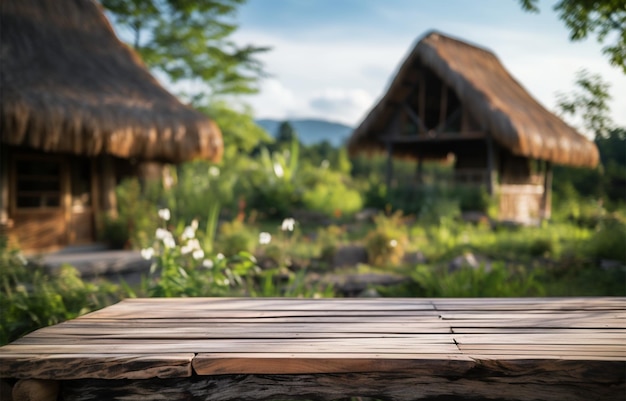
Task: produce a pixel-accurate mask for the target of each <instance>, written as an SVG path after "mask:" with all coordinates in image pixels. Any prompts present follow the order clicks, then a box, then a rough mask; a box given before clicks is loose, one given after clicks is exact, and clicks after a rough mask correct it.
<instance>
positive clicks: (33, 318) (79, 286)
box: [0, 238, 122, 345]
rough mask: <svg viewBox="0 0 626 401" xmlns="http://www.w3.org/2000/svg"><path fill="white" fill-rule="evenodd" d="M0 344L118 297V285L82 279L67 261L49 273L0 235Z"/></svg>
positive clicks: (111, 301) (109, 302)
mask: <svg viewBox="0 0 626 401" xmlns="http://www.w3.org/2000/svg"><path fill="white" fill-rule="evenodd" d="M0 266H2V268H1V269H0V311H2V313H0V345H2V344H6V343H8V342H10V341H13V340H15V339H17V338H19V337H21V336H22V335H25V334H27V333H29V332H31V331H33V330H35V329H38V328H40V327H43V326H49V325H52V324H56V323H60V322H62V321H64V320H67V319H72V318H74V317H76V316H78V315H81V314H83V313H86V312H89V311H92V310H94V309H97V308H100V307H103V306H106V305H109V304H111V303H113V302H115V301H117V300H119V299H120V298H121V297H122V293H121V291H120V289H119V287H118V286H115V285H113V284H108V283H101V284H100V285H96V284H93V283H87V282H83V281H82V280H81V279H80V275H79V273H78V271H77V270H76V269H75V268H73V267H72V266H69V265H63V266H61V267H60V269H59V272H58V273H57V274H50V273H48V272H47V271H46V269H44V268H43V267H42V266H40V265H37V264H33V263H29V262H28V261H27V260H26V259H25V258H24V256H23V255H22V254H21V252H20V251H19V250H17V249H9V248H8V247H7V244H6V241H4V240H3V239H1V238H0Z"/></svg>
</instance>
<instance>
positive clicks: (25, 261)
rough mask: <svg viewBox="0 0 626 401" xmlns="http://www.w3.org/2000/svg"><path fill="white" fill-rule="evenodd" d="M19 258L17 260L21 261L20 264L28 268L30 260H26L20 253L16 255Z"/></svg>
mask: <svg viewBox="0 0 626 401" xmlns="http://www.w3.org/2000/svg"><path fill="white" fill-rule="evenodd" d="M15 256H16V257H17V259H18V260H19V261H20V263H21V264H22V265H23V266H26V265H27V264H28V260H26V258H25V257H24V255H22V254H21V253H18V254H16V255H15Z"/></svg>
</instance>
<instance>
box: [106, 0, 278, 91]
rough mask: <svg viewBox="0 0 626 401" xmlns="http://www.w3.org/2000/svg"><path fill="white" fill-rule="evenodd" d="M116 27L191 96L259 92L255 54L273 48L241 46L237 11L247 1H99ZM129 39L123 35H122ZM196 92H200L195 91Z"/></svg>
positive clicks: (259, 73)
mask: <svg viewBox="0 0 626 401" xmlns="http://www.w3.org/2000/svg"><path fill="white" fill-rule="evenodd" d="M100 2H101V4H102V6H103V7H104V8H105V9H106V10H107V11H108V12H109V15H110V16H111V17H112V19H113V23H114V24H115V25H116V26H117V27H118V28H121V29H122V30H123V31H126V32H127V33H129V34H130V37H131V40H130V42H131V43H130V44H131V45H132V46H133V47H134V48H135V50H136V51H137V52H138V53H139V54H140V55H141V57H142V58H143V60H144V62H145V63H146V64H147V65H148V67H150V68H151V69H153V70H155V71H161V72H163V73H165V74H166V75H167V76H168V77H169V79H170V80H171V81H172V82H178V81H182V80H185V81H192V82H195V83H196V84H197V83H198V82H202V83H203V84H205V85H206V86H202V87H199V86H198V85H190V87H192V88H193V89H192V90H191V93H190V94H189V95H190V96H191V97H192V98H193V97H194V96H197V95H199V94H201V93H206V92H207V91H208V92H210V93H211V94H245V93H255V92H257V91H258V86H257V82H258V78H259V77H261V76H263V75H264V73H263V66H262V64H261V62H260V61H259V60H258V59H257V58H256V56H257V55H258V54H259V53H261V52H264V51H267V50H268V48H265V47H256V46H253V45H246V46H239V45H237V44H236V43H234V42H233V41H232V38H231V36H232V33H233V32H235V30H236V29H237V28H238V26H237V24H236V23H235V22H234V16H235V12H236V10H237V7H238V6H239V5H241V4H243V3H244V2H245V0H100ZM122 36H124V35H122ZM194 91H195V92H194Z"/></svg>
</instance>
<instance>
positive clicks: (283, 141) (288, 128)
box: [276, 121, 298, 149]
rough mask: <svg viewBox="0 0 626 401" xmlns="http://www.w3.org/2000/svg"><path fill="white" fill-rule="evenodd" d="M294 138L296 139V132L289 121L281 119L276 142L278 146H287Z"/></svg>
mask: <svg viewBox="0 0 626 401" xmlns="http://www.w3.org/2000/svg"><path fill="white" fill-rule="evenodd" d="M294 140H296V141H297V140H298V134H297V133H296V130H295V129H294V128H293V125H291V123H290V122H289V121H283V122H282V123H280V125H279V126H278V132H277V133H276V144H277V145H278V147H279V148H287V149H288V148H289V147H290V146H291V143H292V142H293V141H294Z"/></svg>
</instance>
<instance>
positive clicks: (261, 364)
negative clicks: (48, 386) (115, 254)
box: [0, 298, 626, 401]
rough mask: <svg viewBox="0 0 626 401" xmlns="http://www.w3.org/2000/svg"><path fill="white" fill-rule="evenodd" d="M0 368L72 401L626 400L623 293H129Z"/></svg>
mask: <svg viewBox="0 0 626 401" xmlns="http://www.w3.org/2000/svg"><path fill="white" fill-rule="evenodd" d="M0 377H4V378H9V379H11V380H14V379H56V380H62V381H63V382H62V386H61V387H62V397H63V399H64V400H91V399H94V400H95V399H124V400H139V399H141V400H151V399H154V400H161V399H172V400H177V399H181V400H182V399H185V400H188V399H189V400H227V399H253V398H254V399H281V398H285V397H286V398H298V397H305V398H309V399H322V400H326V399H336V398H345V397H347V396H351V395H354V396H364V397H373V398H380V399H396V400H410V399H415V400H418V399H419V400H428V399H439V400H441V399H460V398H461V397H467V398H468V399H482V398H488V399H503V400H504V399H518V400H535V399H541V400H557V399H558V400H561V399H570V400H583V399H608V400H611V399H616V400H617V399H619V400H620V401H622V400H623V399H625V398H626V397H625V396H626V393H624V386H625V382H626V298H525V299H508V298H507V299H496V298H491V299H364V300H360V299H359V300H355V299H324V300H304V299H243V298H179V299H165V298H161V299H132V300H126V301H123V302H121V303H119V304H116V305H114V306H111V307H108V308H105V309H103V310H100V311H96V312H93V313H90V314H88V315H85V316H82V317H80V318H78V319H74V320H72V321H68V322H65V323H61V324H58V325H55V326H51V327H47V328H43V329H40V330H37V331H35V332H33V333H31V334H29V335H27V336H25V337H23V338H21V339H19V340H17V341H15V342H13V343H11V344H9V345H6V346H4V347H1V348H0ZM102 379H106V380H102ZM230 386H235V387H232V388H231V387H230ZM319 386H322V387H319ZM150 392H152V394H151V395H150ZM437 397H439V398H437ZM455 397H456V398H455Z"/></svg>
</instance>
